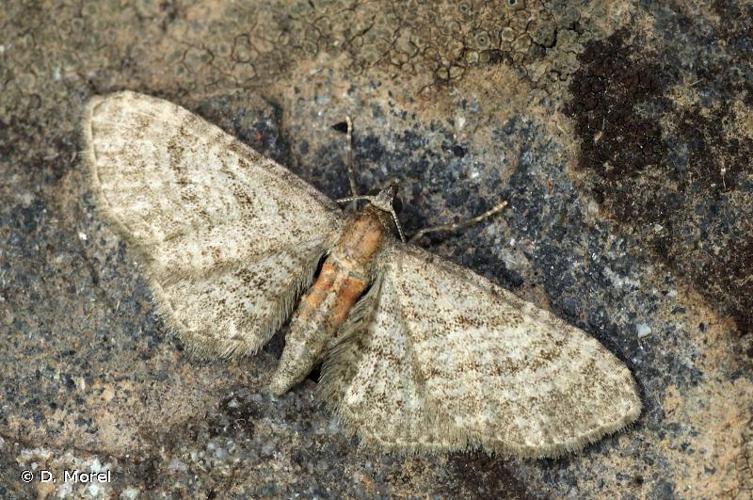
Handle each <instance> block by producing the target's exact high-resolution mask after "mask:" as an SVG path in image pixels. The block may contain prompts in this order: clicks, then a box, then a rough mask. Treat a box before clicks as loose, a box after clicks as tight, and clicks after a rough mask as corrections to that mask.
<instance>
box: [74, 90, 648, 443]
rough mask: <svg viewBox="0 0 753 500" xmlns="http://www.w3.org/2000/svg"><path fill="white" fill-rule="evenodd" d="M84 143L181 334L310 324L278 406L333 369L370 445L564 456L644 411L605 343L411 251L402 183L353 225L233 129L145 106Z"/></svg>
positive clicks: (103, 196)
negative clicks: (398, 208)
mask: <svg viewBox="0 0 753 500" xmlns="http://www.w3.org/2000/svg"><path fill="white" fill-rule="evenodd" d="M84 139H85V142H86V144H85V151H86V159H87V164H88V166H89V172H90V174H91V175H90V181H91V185H92V189H93V191H94V192H95V194H96V196H97V202H98V206H99V209H100V210H101V211H102V212H103V213H104V214H105V215H106V216H107V217H108V218H110V219H111V220H113V221H114V222H115V225H116V227H117V228H118V229H119V230H120V232H121V234H122V235H123V236H124V237H125V238H126V239H127V240H128V241H129V242H131V243H132V244H133V245H134V246H136V247H137V248H138V249H139V251H140V256H141V258H142V259H143V261H144V263H145V265H146V269H147V272H148V275H149V279H150V284H151V286H152V289H153V291H154V298H155V301H156V303H157V306H158V309H159V311H160V313H161V314H162V316H163V317H164V318H165V319H166V321H167V322H168V323H169V324H170V325H171V326H172V327H173V329H174V330H176V331H177V333H178V334H179V335H180V336H181V337H182V338H183V339H184V340H185V341H186V343H187V344H188V345H189V346H192V347H194V348H195V349H196V350H198V351H200V352H202V353H214V354H215V355H235V354H243V353H253V352H255V351H257V350H258V349H259V348H260V347H261V346H262V345H264V344H265V343H266V342H267V341H268V340H269V338H270V337H271V336H272V334H273V333H274V332H275V331H277V330H278V329H279V328H280V327H281V325H282V324H283V323H284V322H285V320H286V319H288V318H289V317H291V315H292V319H291V322H290V325H291V326H290V329H289V331H288V333H287V337H286V345H285V348H284V349H283V354H282V357H281V360H280V364H279V365H278V368H277V370H276V372H275V374H274V375H273V377H272V390H273V392H276V393H282V392H284V391H287V390H289V389H290V388H291V387H292V386H294V385H295V384H297V383H298V382H300V381H301V380H302V379H303V378H304V377H305V376H306V375H307V373H308V372H309V371H310V370H311V369H312V368H313V367H314V366H315V365H316V364H318V363H320V362H323V372H322V378H321V381H320V391H319V392H320V394H321V395H323V396H324V399H325V401H326V402H327V404H328V405H329V406H330V407H331V408H332V409H333V410H334V411H335V413H336V414H338V415H339V416H340V417H341V419H342V421H343V422H344V423H345V425H346V428H347V429H349V430H350V431H351V432H354V433H357V434H358V435H360V437H361V438H362V442H364V443H366V444H373V445H377V446H380V447H382V448H384V449H391V450H401V451H428V452H435V451H447V450H462V449H466V448H467V447H469V446H470V447H481V448H483V449H485V450H487V451H489V452H499V453H504V454H510V455H517V456H525V457H544V456H556V455H560V454H562V453H565V452H568V451H574V450H578V449H580V448H582V447H583V446H584V445H585V444H587V443H589V442H593V441H595V440H597V439H599V438H601V437H602V436H604V435H605V434H608V433H610V432H613V431H616V430H618V429H620V428H621V427H624V426H625V425H627V424H628V423H630V422H632V421H634V420H635V419H637V418H638V415H639V414H640V409H641V402H640V398H639V397H638V392H637V390H636V385H635V381H634V380H633V377H632V375H631V374H630V372H629V371H628V369H627V368H626V367H625V366H624V364H622V363H621V362H620V361H619V360H618V359H617V358H616V357H615V356H614V355H612V354H611V353H610V352H608V351H607V350H606V349H605V348H604V347H603V346H601V344H599V343H598V342H597V341H596V340H595V339H593V338H592V337H590V336H588V335H587V334H586V333H585V332H583V331H582V330H580V329H578V328H575V327H573V326H571V325H568V324H566V323H565V322H563V321H561V320H560V319H558V318H556V317H554V316H553V315H551V314H550V313H548V312H546V311H543V310H541V309H539V308H537V307H535V306H533V305H532V304H530V303H527V302H525V301H522V300H521V299H519V298H517V297H516V296H515V295H513V294H512V293H510V292H507V291H506V290H503V289H501V288H499V287H497V286H496V285H493V284H492V283H490V282H489V281H487V280H486V279H484V278H482V277H480V276H478V275H476V274H475V273H472V272H471V271H469V270H467V269H463V268H460V267H458V266H455V265H453V264H451V263H449V262H447V261H445V260H443V259H440V258H439V257H437V256H434V255H431V254H429V253H427V252H425V251H423V250H421V249H418V248H416V247H414V246H411V245H405V244H403V243H401V242H399V241H398V240H396V238H395V234H396V229H398V230H399V223H398V222H397V220H396V215H395V212H394V210H393V209H392V206H393V203H392V198H393V197H394V195H395V192H396V190H395V189H394V187H393V186H388V187H387V188H385V189H383V190H382V191H381V192H380V193H378V194H377V195H376V196H374V197H371V199H369V197H366V198H367V199H369V201H370V203H369V204H368V205H367V206H366V207H365V208H364V209H362V210H361V211H359V212H357V213H356V214H353V215H351V216H349V217H348V218H347V219H346V218H344V217H343V215H342V212H341V210H340V209H339V208H338V207H337V206H336V205H335V204H334V203H333V202H332V201H331V200H329V199H328V198H326V197H325V196H324V195H322V194H321V193H319V192H318V191H316V190H315V189H314V188H313V187H311V186H310V185H308V184H306V183H305V182H303V181H302V180H301V179H299V178H298V177H296V176H295V175H293V174H292V173H290V172H289V171H288V170H286V169H285V168H283V167H281V166H280V165H278V164H277V163H275V162H273V161H271V160H269V159H266V158H264V157H262V156H261V155H259V154H258V153H256V152H255V151H253V150H252V149H250V148H248V147H247V146H245V145H243V144H242V143H240V142H239V141H237V140H236V139H234V138H232V137H231V136H229V135H228V134H226V133H225V132H223V131H221V130H220V129H219V128H217V127H215V126H213V125H211V124H209V123H207V122H205V121H204V120H202V119H201V118H199V117H197V116H195V115H193V114H191V113H190V112H188V111H186V110H185V109H183V108H181V107H179V106H177V105H175V104H172V103H169V102H167V101H164V100H160V99H156V98H153V97H149V96H144V95H140V94H136V93H132V92H121V93H117V94H113V95H110V96H107V97H103V98H95V99H93V100H92V101H91V103H90V104H89V106H88V108H87V112H86V115H85V118H84ZM502 206H503V204H500V205H498V207H495V209H493V210H492V211H490V212H489V213H490V214H491V213H492V212H494V211H495V210H496V211H499V210H501V207H502ZM476 219H478V220H481V218H480V217H479V218H476ZM346 221H347V222H346ZM443 229H446V228H443ZM399 234H400V237H401V238H402V233H401V232H400V233H399ZM322 259H324V260H323V262H322V264H321V268H320V270H319V273H318V274H317V275H315V271H316V269H317V264H319V263H320V261H321V260H322Z"/></svg>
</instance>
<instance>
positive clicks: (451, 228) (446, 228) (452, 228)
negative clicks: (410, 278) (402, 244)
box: [408, 201, 507, 243]
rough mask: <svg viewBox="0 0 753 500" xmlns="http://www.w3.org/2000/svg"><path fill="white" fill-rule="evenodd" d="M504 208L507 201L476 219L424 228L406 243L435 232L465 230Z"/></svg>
mask: <svg viewBox="0 0 753 500" xmlns="http://www.w3.org/2000/svg"><path fill="white" fill-rule="evenodd" d="M506 206H507V201H503V202H501V203H499V204H497V206H495V207H494V208H492V209H490V210H487V211H486V212H484V213H482V214H480V215H477V216H476V217H473V218H471V219H468V220H466V221H463V222H455V223H453V224H440V225H437V226H431V227H425V228H423V229H421V230H420V231H418V232H416V234H414V235H413V236H411V237H410V239H409V240H408V242H409V243H415V242H416V241H418V239H419V238H421V237H422V236H423V235H425V234H428V233H436V232H439V231H447V232H452V231H459V230H461V229H465V228H467V227H470V226H472V225H474V224H478V223H479V222H481V221H483V220H484V219H488V218H489V217H491V216H493V215H496V214H498V213H499V212H501V211H502V210H503V209H504V208H505V207H506Z"/></svg>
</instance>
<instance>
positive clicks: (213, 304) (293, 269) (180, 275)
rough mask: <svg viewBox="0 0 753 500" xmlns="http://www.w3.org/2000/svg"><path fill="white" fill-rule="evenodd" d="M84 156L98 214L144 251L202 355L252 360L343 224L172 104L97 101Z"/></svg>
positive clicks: (121, 96)
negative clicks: (249, 357) (244, 356)
mask: <svg viewBox="0 0 753 500" xmlns="http://www.w3.org/2000/svg"><path fill="white" fill-rule="evenodd" d="M83 133H84V138H85V141H86V144H85V149H84V153H85V155H86V157H87V158H86V159H87V163H88V165H89V172H90V176H91V183H92V185H93V190H94V192H95V195H96V197H97V201H98V206H99V208H100V210H102V211H103V212H104V213H105V214H106V215H107V216H108V217H109V218H110V219H111V220H113V221H114V222H115V223H116V225H117V226H118V227H119V228H120V230H121V231H120V232H121V233H122V234H123V236H125V237H126V238H127V239H128V240H129V241H130V242H131V243H133V244H134V245H135V246H136V247H137V248H138V249H139V250H140V253H141V254H142V257H143V262H145V263H146V268H147V271H148V275H149V278H150V282H151V283H150V284H151V286H152V289H153V292H154V296H155V299H156V302H157V304H158V308H159V310H160V312H161V313H162V316H163V317H164V318H165V319H166V320H167V321H168V322H169V323H170V325H171V326H172V328H173V329H174V330H175V331H176V332H178V333H179V334H180V335H181V336H182V337H184V338H185V339H186V340H187V341H188V345H189V346H190V347H193V348H195V349H197V350H198V351H199V352H203V353H207V354H209V353H212V354H220V355H225V356H229V355H233V354H244V353H251V352H255V351H256V350H258V349H259V347H261V346H262V345H263V344H264V343H265V342H266V341H267V340H269V338H270V337H271V335H272V334H273V333H274V332H275V331H276V330H277V329H278V328H279V326H280V325H281V324H282V323H283V322H284V321H285V319H286V318H287V317H288V316H289V315H290V312H291V310H292V308H293V307H294V306H295V303H296V301H297V298H298V296H299V294H300V292H301V290H302V289H304V288H306V287H308V286H309V284H310V283H311V280H312V277H313V275H314V273H315V271H316V266H317V264H318V261H319V259H320V257H321V256H322V255H323V254H324V253H325V252H326V249H327V247H329V246H330V245H331V240H332V239H333V238H335V237H336V236H335V235H336V234H337V233H338V231H339V228H340V226H341V224H342V222H341V215H340V214H341V211H340V209H339V208H338V207H337V206H336V205H335V204H334V203H333V202H332V201H331V200H329V199H328V198H327V197H325V196H324V195H322V194H321V193H319V192H318V191H316V190H315V189H314V188H313V187H311V186H310V185H308V184H306V183H305V182H303V181H302V180H301V179H299V178H298V177H296V176H295V175H293V174H292V173H291V172H289V171H288V170H286V169H285V168H283V167H281V166H280V165H278V164H277V163H275V162H274V161H272V160H269V159H266V158H264V157H262V156H261V155H259V154H258V153H257V152H255V151H254V150H252V149H251V148H248V147H247V146H245V145H244V144H242V143H240V142H239V141H237V140H236V139H234V138H233V137H231V136H230V135H228V134H226V133H225V132H223V131H222V130H220V129H219V128H218V127H216V126H214V125H211V124H209V123H207V122H206V121H204V120H203V119H201V118H199V117H197V116H195V115H193V114H192V113H190V112H188V111H187V110H185V109H183V108H181V107H180V106H177V105H175V104H172V103H169V102H167V101H164V100H161V99H157V98H153V97H149V96H145V95H141V94H137V93H133V92H121V93H117V94H112V95H110V96H106V97H99V98H94V99H92V101H91V102H90V103H89V106H88V108H87V111H86V116H85V119H84V131H83Z"/></svg>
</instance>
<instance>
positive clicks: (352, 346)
mask: <svg viewBox="0 0 753 500" xmlns="http://www.w3.org/2000/svg"><path fill="white" fill-rule="evenodd" d="M380 259H381V265H382V270H381V276H380V278H378V280H377V283H376V284H375V286H379V291H378V293H375V294H373V297H374V299H373V307H372V312H371V313H370V317H369V318H367V319H366V320H365V321H364V322H363V324H364V325H365V326H364V328H365V331H364V332H363V333H362V334H361V335H353V336H351V337H349V338H348V340H347V341H345V342H343V343H342V344H340V345H338V346H337V347H336V348H335V349H334V350H333V354H332V356H331V357H330V358H329V359H328V360H327V361H326V363H325V365H324V367H323V374H322V381H321V383H322V384H323V385H322V386H321V390H322V392H323V397H324V399H325V400H326V401H327V402H328V403H329V404H330V405H331V406H332V407H333V410H334V411H335V412H336V413H337V415H338V416H339V418H340V419H341V421H342V422H343V424H344V425H345V427H346V428H347V429H350V430H351V431H352V432H355V433H357V434H358V435H359V436H360V437H361V439H362V441H363V442H365V443H366V444H371V445H377V446H378V447H380V448H387V449H395V450H403V451H404V450H408V451H445V450H462V449H465V448H468V447H471V448H475V447H482V448H483V449H485V450H487V451H490V452H498V453H501V454H505V455H516V456H525V457H553V456H558V455H561V454H564V453H566V452H568V451H573V450H577V449H580V448H582V447H583V446H584V445H585V444H587V443H589V442H593V441H596V440H597V439H599V438H600V437H602V436H604V435H605V434H608V433H610V432H613V431H616V430H618V429H620V428H622V427H624V426H625V425H627V424H629V423H631V422H633V421H634V420H635V419H636V418H638V415H639V414H640V409H641V402H640V398H639V396H638V392H637V388H636V386H635V382H634V380H633V377H632V375H631V373H630V372H629V370H628V369H627V367H626V366H625V365H624V364H623V363H621V362H620V361H619V360H618V359H617V358H616V357H615V356H613V355H612V354H611V353H610V352H609V351H607V350H606V349H605V348H604V347H603V346H602V345H601V344H599V342H597V341H596V340H595V339H594V338H592V337H590V336H588V335H587V334H585V333H584V332H583V331H582V330H579V329H577V328H575V327H573V326H570V325H568V324H567V323H565V322H563V321H562V320H560V319H558V318H556V317H554V316H553V315H551V314H550V313H548V312H546V311H544V310H542V309H539V308H537V307H535V306H534V305H532V304H530V303H528V302H525V301H523V300H521V299H519V298H517V297H516V296H515V295H513V294H512V293H510V292H508V291H506V290H504V289H502V288H500V287H498V286H496V285H494V284H492V283H490V282H489V281H487V280H486V279H484V278H482V277H481V276H478V275H477V274H475V273H473V272H471V271H468V270H467V269H463V268H461V267H458V266H455V265H453V264H451V263H449V262H447V261H445V260H443V259H441V258H439V257H437V256H434V255H432V254H429V253H427V252H425V251H423V250H421V249H419V248H416V247H411V246H406V245H403V244H401V243H399V242H396V241H392V242H390V243H389V244H387V245H386V247H385V248H383V250H382V255H381V256H380Z"/></svg>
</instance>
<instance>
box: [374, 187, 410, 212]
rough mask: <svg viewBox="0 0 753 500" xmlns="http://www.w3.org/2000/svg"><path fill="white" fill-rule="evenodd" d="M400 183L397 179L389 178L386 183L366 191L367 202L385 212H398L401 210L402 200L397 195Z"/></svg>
mask: <svg viewBox="0 0 753 500" xmlns="http://www.w3.org/2000/svg"><path fill="white" fill-rule="evenodd" d="M399 190H400V183H399V182H398V180H397V179H390V180H389V181H387V183H386V184H385V185H384V186H382V187H380V188H378V189H374V190H372V191H369V192H368V193H367V197H368V198H367V199H368V200H369V203H371V204H372V205H374V206H375V207H376V208H378V209H380V210H384V211H385V212H395V214H399V213H400V212H401V211H402V210H403V201H402V200H401V199H400V195H399Z"/></svg>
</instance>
